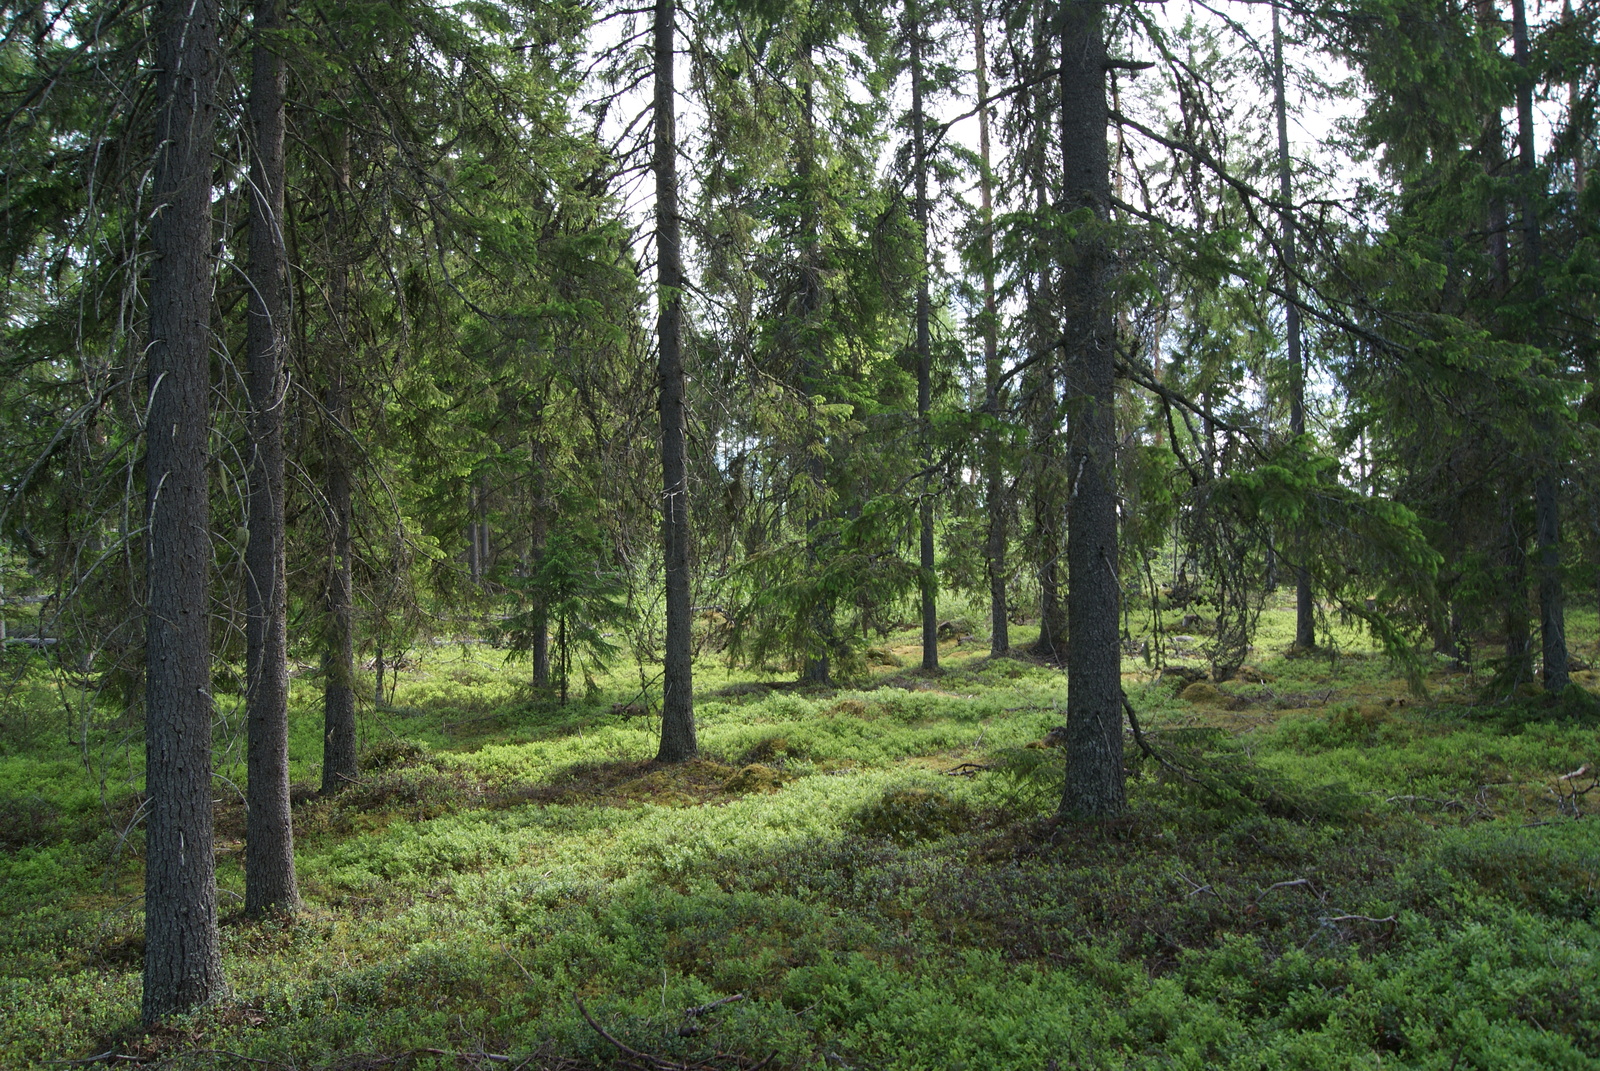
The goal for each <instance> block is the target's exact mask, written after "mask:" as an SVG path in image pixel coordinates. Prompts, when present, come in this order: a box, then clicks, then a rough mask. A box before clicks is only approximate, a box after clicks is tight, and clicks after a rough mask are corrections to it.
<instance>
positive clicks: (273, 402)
mask: <svg viewBox="0 0 1600 1071" xmlns="http://www.w3.org/2000/svg"><path fill="white" fill-rule="evenodd" d="M280 2H281V0H256V4H255V40H254V42H253V44H252V46H251V47H252V56H251V76H250V129H251V135H252V138H251V140H252V149H253V151H252V153H251V161H250V175H251V182H250V188H251V197H250V284H251V285H250V296H249V322H248V328H247V331H248V337H247V339H246V349H247V361H248V381H249V390H250V480H249V532H250V536H249V539H250V542H249V543H248V545H247V546H246V547H245V716H246V720H247V722H248V723H249V742H248V749H247V750H248V754H247V758H246V765H247V767H248V772H249V777H248V780H247V781H246V789H247V796H246V799H247V802H248V808H247V810H248V814H247V817H246V819H245V856H244V879H245V880H244V910H245V914H247V915H252V916H260V915H264V914H267V913H268V912H274V911H277V912H288V913H292V912H294V911H296V910H298V908H299V906H300V887H299V884H298V882H297V881H296V880H295V870H294V827H293V820H292V817H291V815H290V810H289V653H288V640H287V631H286V630H287V618H288V611H289V598H288V586H287V582H286V576H287V573H288V570H287V568H286V564H285V559H284V530H283V417H284V408H285V405H286V404H287V396H288V383H287V375H286V364H287V362H286V360H285V350H286V348H287V343H288V338H289V302H288V277H287V274H286V273H287V269H288V262H287V258H286V255H285V252H284V243H283V92H284V81H285V79H284V64H283V58H282V57H281V56H279V55H278V54H277V51H276V48H277V45H276V43H275V42H273V41H272V40H270V35H271V34H273V33H275V32H277V31H278V30H279V29H280V28H281V26H282V20H281V15H280V9H279V4H280ZM380 688H381V686H380Z"/></svg>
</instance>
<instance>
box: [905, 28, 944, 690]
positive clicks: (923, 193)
mask: <svg viewBox="0 0 1600 1071" xmlns="http://www.w3.org/2000/svg"><path fill="white" fill-rule="evenodd" d="M906 22H907V23H908V24H909V25H908V29H909V30H910V33H911V142H912V162H911V166H912V167H913V168H914V169H915V171H916V183H917V198H916V204H915V205H914V206H913V213H914V215H915V216H916V220H917V431H918V437H919V438H920V439H921V440H922V444H921V445H922V450H921V453H922V463H923V465H924V466H925V467H927V468H928V469H929V470H930V471H929V472H928V473H927V474H926V475H924V476H923V477H922V495H921V498H920V500H919V502H918V509H917V515H918V521H919V527H920V529H921V531H920V533H919V534H920V539H919V551H920V555H919V569H918V580H919V586H920V588H921V595H922V668H923V669H924V670H926V671H928V672H934V671H936V670H938V668H939V588H938V582H937V579H936V574H935V572H934V554H933V473H932V471H931V470H932V467H933V432H932V427H931V424H930V421H929V412H930V410H931V409H932V407H933V344H932V339H931V338H930V336H929V329H928V319H929V306H930V305H931V304H932V302H931V301H930V299H929V296H928V139H927V129H926V128H927V117H926V116H925V115H923V113H922V16H921V14H920V13H919V12H918V10H917V0H906Z"/></svg>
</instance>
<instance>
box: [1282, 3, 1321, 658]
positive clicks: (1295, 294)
mask: <svg viewBox="0 0 1600 1071" xmlns="http://www.w3.org/2000/svg"><path fill="white" fill-rule="evenodd" d="M1284 96H1285V94H1284V91H1283V31H1282V29H1281V27H1280V26H1279V23H1278V8H1277V5H1276V4H1274V5H1273V7H1272V99H1273V104H1274V107H1275V108H1276V110H1277V113H1278V198H1279V200H1281V201H1282V202H1283V209H1282V213H1281V215H1280V216H1279V220H1280V225H1281V231H1282V237H1281V239H1280V240H1281V241H1282V243H1283V291H1284V293H1285V294H1286V295H1287V296H1288V300H1287V302H1286V303H1285V307H1284V310H1283V320H1284V325H1283V326H1284V333H1285V334H1286V335H1287V336H1288V348H1289V434H1291V435H1304V434H1305V433H1306V380H1305V374H1306V372H1305V360H1304V358H1303V357H1302V355H1301V353H1300V279H1299V274H1298V269H1299V264H1298V259H1297V257H1296V256H1295V226H1294V208H1293V187H1292V186H1291V185H1290V175H1289V108H1288V104H1287V102H1286V101H1285V99H1284ZM1295 542H1296V543H1297V544H1299V546H1297V547H1296V555H1295V557H1296V558H1297V559H1298V561H1297V563H1296V565H1295V567H1294V645H1295V646H1296V647H1298V648H1300V649H1301V650H1306V651H1309V650H1310V649H1311V648H1313V647H1315V646H1316V645H1317V623H1316V610H1315V607H1313V605H1312V602H1311V570H1310V568H1308V565H1307V562H1306V561H1305V554H1306V550H1305V538H1304V535H1303V534H1301V535H1300V536H1299V537H1298V538H1297V539H1296V540H1295Z"/></svg>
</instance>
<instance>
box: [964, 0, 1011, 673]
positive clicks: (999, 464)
mask: <svg viewBox="0 0 1600 1071" xmlns="http://www.w3.org/2000/svg"><path fill="white" fill-rule="evenodd" d="M985 20H986V16H985V14H984V0H973V4H972V46H973V51H974V52H975V53H976V55H977V76H978V156H979V166H980V169H981V170H980V172H979V175H978V186H979V191H980V195H981V197H982V199H983V200H982V204H983V239H982V241H983V320H982V325H983V412H984V416H985V417H987V418H988V419H989V421H991V424H990V427H989V429H988V431H987V432H986V434H985V435H984V459H983V467H984V478H983V482H984V493H983V497H984V510H985V512H986V513H987V515H988V522H989V524H988V538H987V540H986V543H985V547H984V559H985V565H986V567H987V569H988V574H989V655H990V657H992V658H998V657H1000V656H1001V655H1003V654H1005V653H1006V652H1007V651H1009V650H1010V649H1011V631H1010V630H1011V619H1010V609H1009V607H1007V605H1006V512H1007V506H1008V504H1009V503H1008V502H1007V497H1008V496H1007V495H1006V477H1005V468H1004V464H1003V460H1002V458H1001V454H1000V429H999V421H1000V376H1001V373H1002V371H1003V369H1002V368H1001V366H1000V338H999V322H1000V316H999V312H998V310H997V307H996V304H995V294H994V175H993V174H992V173H991V171H990V161H989V104H988V97H989V60H988V52H987V44H986V42H985V40H984V36H985V35H984V24H985Z"/></svg>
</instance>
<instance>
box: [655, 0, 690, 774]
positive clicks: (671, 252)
mask: <svg viewBox="0 0 1600 1071" xmlns="http://www.w3.org/2000/svg"><path fill="white" fill-rule="evenodd" d="M655 15H656V21H655V76H656V92H655V128H656V129H655V172H656V257H657V275H656V303H657V305H658V307H659V310H660V311H659V318H658V320H657V330H656V347H657V353H658V361H659V364H658V374H659V377H660V383H661V544H662V550H663V556H664V557H665V559H666V574H667V639H666V651H665V652H664V658H663V662H664V665H663V667H662V669H663V674H662V687H661V747H660V749H659V750H658V751H657V753H656V759H657V761H659V762H684V761H686V760H688V759H692V758H694V757H695V755H696V754H698V752H699V744H698V743H697V742H696V740H695V730H694V677H693V673H694V670H693V665H692V662H691V654H690V652H691V647H690V644H691V635H690V630H691V628H692V627H693V614H692V612H691V607H690V604H689V599H690V592H689V468H688V459H687V457H686V454H687V448H688V444H687V439H688V436H687V434H686V433H685V427H684V424H685V419H686V416H685V411H684V397H683V396H684V376H683V353H682V350H681V339H680V333H681V330H682V323H683V238H682V221H681V220H680V219H679V217H678V136H677V124H676V116H677V102H676V99H675V96H674V94H675V92H676V91H675V88H674V78H673V74H674V71H673V61H674V55H675V53H674V47H673V46H674V39H675V38H676V36H677V34H676V29H677V27H676V23H677V19H676V9H675V6H674V0H656V11H655Z"/></svg>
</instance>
